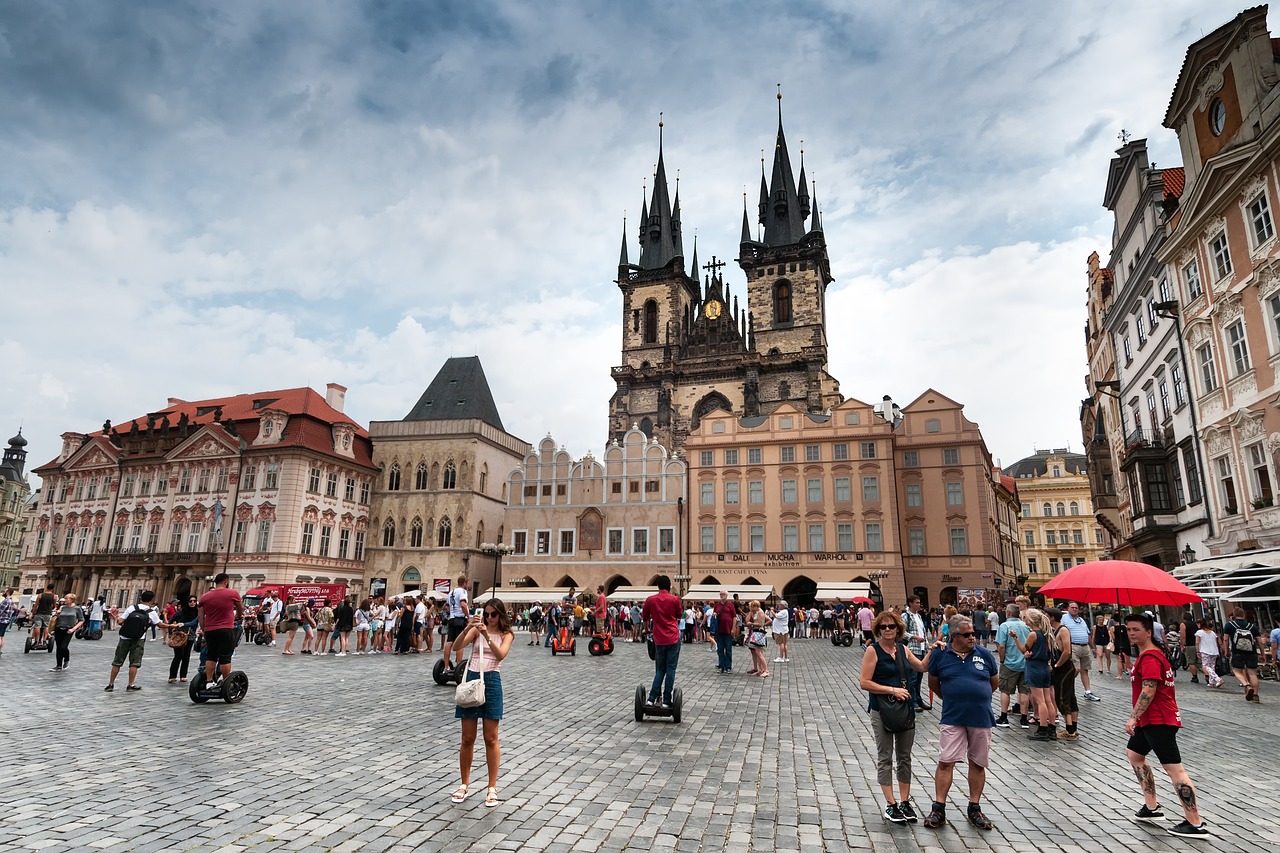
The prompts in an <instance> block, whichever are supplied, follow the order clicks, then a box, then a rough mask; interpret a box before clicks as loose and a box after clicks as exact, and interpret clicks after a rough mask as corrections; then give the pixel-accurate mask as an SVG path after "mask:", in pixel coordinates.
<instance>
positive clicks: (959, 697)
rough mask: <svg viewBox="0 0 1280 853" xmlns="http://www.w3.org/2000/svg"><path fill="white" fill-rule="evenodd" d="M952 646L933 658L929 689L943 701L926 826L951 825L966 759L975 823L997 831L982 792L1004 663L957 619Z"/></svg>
mask: <svg viewBox="0 0 1280 853" xmlns="http://www.w3.org/2000/svg"><path fill="white" fill-rule="evenodd" d="M947 626H948V627H947V630H948V636H949V639H950V645H948V646H947V648H946V649H944V650H943V651H942V652H941V653H936V652H935V653H934V655H933V656H932V657H931V658H930V660H929V689H930V690H932V691H933V693H934V695H936V696H939V697H941V698H942V719H941V720H940V721H939V723H940V726H941V727H940V730H939V736H938V746H939V747H940V750H941V755H940V756H939V757H938V770H937V772H936V773H935V774H934V801H933V808H932V809H931V810H930V811H929V815H928V817H926V818H925V819H924V825H925V826H927V827H929V828H931V829H937V828H938V827H940V826H942V825H943V824H944V823H946V822H947V812H946V808H947V807H946V802H947V793H948V792H949V791H950V790H951V776H952V773H953V772H954V770H955V766H956V765H957V764H959V763H960V761H961V760H967V761H968V762H969V812H968V815H967V817H968V819H969V823H971V824H973V825H974V826H976V827H977V828H978V829H991V827H992V823H991V821H990V820H988V819H987V816H986V815H984V814H983V813H982V802H981V801H982V789H983V787H984V786H985V785H986V782H987V754H988V752H989V751H990V748H991V729H992V728H993V727H994V726H995V723H996V718H995V714H993V713H992V712H991V696H992V694H993V693H995V691H996V688H997V687H998V686H999V685H1000V675H999V669H1000V667H999V665H998V664H997V663H996V659H995V658H994V657H992V655H991V652H989V651H987V650H986V649H985V648H983V647H982V646H980V645H978V642H977V639H976V637H977V635H976V633H975V632H974V630H973V622H972V621H970V620H969V619H967V618H965V617H963V616H959V615H957V616H953V617H951V621H950V622H948V623H947Z"/></svg>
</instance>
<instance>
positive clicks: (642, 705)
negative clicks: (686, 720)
mask: <svg viewBox="0 0 1280 853" xmlns="http://www.w3.org/2000/svg"><path fill="white" fill-rule="evenodd" d="M683 709H684V696H683V694H682V693H681V692H680V688H679V687H677V688H675V689H674V690H672V691H671V704H670V705H650V704H649V691H648V690H646V689H645V687H644V685H640V686H639V687H637V688H636V722H637V723H639V722H642V721H643V720H644V718H645V717H670V718H671V722H673V723H678V722H680V713H681V711H682V710H683Z"/></svg>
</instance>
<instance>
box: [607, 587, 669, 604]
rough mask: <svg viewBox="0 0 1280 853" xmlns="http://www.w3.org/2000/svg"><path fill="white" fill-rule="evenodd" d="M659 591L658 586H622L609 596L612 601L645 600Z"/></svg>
mask: <svg viewBox="0 0 1280 853" xmlns="http://www.w3.org/2000/svg"><path fill="white" fill-rule="evenodd" d="M657 591H658V588H657V587H656V586H620V587H618V588H617V589H615V590H614V591H613V592H611V593H609V595H608V596H607V597H608V599H609V600H610V601H644V600H645V599H646V598H648V597H649V596H651V595H653V594H654V593H656V592H657Z"/></svg>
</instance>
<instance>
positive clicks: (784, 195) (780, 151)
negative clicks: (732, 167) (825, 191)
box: [762, 92, 808, 246]
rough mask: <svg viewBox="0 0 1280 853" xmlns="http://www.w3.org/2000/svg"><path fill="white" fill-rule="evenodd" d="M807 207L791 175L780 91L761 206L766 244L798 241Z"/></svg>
mask: <svg viewBox="0 0 1280 853" xmlns="http://www.w3.org/2000/svg"><path fill="white" fill-rule="evenodd" d="M762 177H763V176H762ZM763 201H764V200H763V199H762V202H763ZM807 206H808V205H807V204H806V205H802V204H801V203H800V198H799V195H798V194H797V192H796V182H795V178H794V177H793V176H792V174H791V155H790V154H788V153H787V137H786V135H785V134H784V133H783V132H782V92H778V140H777V142H776V143H775V145H774V149H773V177H772V178H771V179H770V181H769V189H768V196H767V204H764V209H763V213H764V219H763V221H764V242H765V244H766V245H768V246H788V245H790V244H792V243H798V242H800V238H801V237H803V236H804V220H805V216H806V214H807V212H808V211H807V210H805V209H804V208H805V207H807Z"/></svg>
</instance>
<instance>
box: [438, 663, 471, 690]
mask: <svg viewBox="0 0 1280 853" xmlns="http://www.w3.org/2000/svg"><path fill="white" fill-rule="evenodd" d="M466 674H467V662H466V661H465V660H463V661H459V662H458V663H457V664H455V665H453V666H449V662H448V661H446V660H445V659H444V658H440V659H439V660H437V661H436V665H435V666H433V667H432V668H431V677H432V678H433V679H435V682H436V684H439V685H440V686H441V687H444V686H446V685H449V684H461V683H462V679H463V677H464V676H466Z"/></svg>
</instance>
